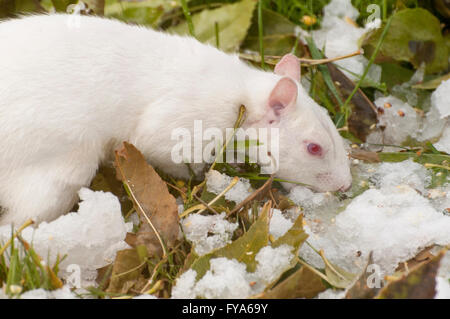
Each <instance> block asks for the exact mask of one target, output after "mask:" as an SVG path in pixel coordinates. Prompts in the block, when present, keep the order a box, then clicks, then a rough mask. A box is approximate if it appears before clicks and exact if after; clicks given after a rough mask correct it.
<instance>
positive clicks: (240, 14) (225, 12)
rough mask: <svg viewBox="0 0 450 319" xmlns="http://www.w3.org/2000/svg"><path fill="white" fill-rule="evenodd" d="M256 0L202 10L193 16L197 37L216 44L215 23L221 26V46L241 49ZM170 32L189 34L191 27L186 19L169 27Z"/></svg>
mask: <svg viewBox="0 0 450 319" xmlns="http://www.w3.org/2000/svg"><path fill="white" fill-rule="evenodd" d="M255 6H256V1H254V0H242V1H239V2H236V3H232V4H224V5H223V6H221V7H220V8H217V9H212V10H208V9H206V10H202V11H201V12H200V13H197V14H194V15H193V16H192V23H193V24H194V30H195V37H196V38H197V40H199V41H200V42H203V43H208V44H211V45H214V46H215V45H216V33H215V30H216V29H215V25H216V23H217V24H218V28H219V42H220V46H219V48H220V49H221V50H223V51H226V52H232V51H236V50H237V49H239V46H240V45H241V42H242V41H243V40H244V38H245V36H246V35H247V30H248V28H249V27H250V21H251V18H252V16H253V12H254V11H255ZM167 31H168V32H172V33H176V34H180V35H187V34H189V27H188V24H187V22H186V21H183V22H181V23H180V24H178V25H177V26H174V27H170V28H168V29H167Z"/></svg>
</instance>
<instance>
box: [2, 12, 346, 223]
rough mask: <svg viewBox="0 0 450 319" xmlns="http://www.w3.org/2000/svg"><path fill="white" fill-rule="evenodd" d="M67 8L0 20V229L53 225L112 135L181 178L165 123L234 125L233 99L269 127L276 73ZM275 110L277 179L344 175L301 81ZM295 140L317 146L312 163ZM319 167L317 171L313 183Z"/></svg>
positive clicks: (334, 181)
mask: <svg viewBox="0 0 450 319" xmlns="http://www.w3.org/2000/svg"><path fill="white" fill-rule="evenodd" d="M80 19H81V20H80V27H79V28H73V27H72V28H70V27H69V26H68V23H67V20H68V16H67V15H48V16H46V15H41V16H30V17H25V18H21V19H16V20H9V21H6V22H2V23H0V41H1V42H2V43H3V44H4V46H3V49H2V50H0V177H1V181H0V205H1V206H2V207H3V208H5V209H6V213H4V214H3V215H2V216H1V217H0V224H6V223H10V222H14V223H16V224H18V223H21V222H23V221H24V220H25V219H27V218H33V219H35V220H37V221H41V220H52V219H54V218H56V217H58V216H59V215H61V214H63V213H65V212H66V211H67V210H69V209H70V207H71V206H72V205H73V203H74V201H76V192H77V191H78V190H79V189H80V188H81V187H82V186H85V185H89V182H90V180H91V179H92V177H93V176H94V175H95V172H96V169H97V167H98V165H99V163H100V162H101V161H102V160H105V159H107V158H110V157H111V155H112V154H113V149H114V148H115V147H117V145H119V143H121V142H122V141H129V142H131V143H133V144H135V145H136V146H137V147H138V148H139V149H140V150H141V151H142V152H143V154H144V155H145V156H146V157H147V159H148V160H149V161H150V163H151V164H152V165H154V166H157V167H159V168H161V169H163V170H165V171H167V172H169V173H171V174H173V175H176V176H185V174H186V167H185V165H175V164H174V163H172V161H171V160H170V154H171V149H172V147H173V145H174V144H175V143H176V141H172V140H171V132H172V130H173V129H175V128H179V127H184V128H188V129H191V130H192V128H193V124H194V120H203V126H204V128H206V127H219V128H227V127H233V125H234V122H235V120H236V117H237V111H238V109H239V106H240V105H241V104H244V105H245V106H246V107H247V111H248V120H247V121H248V122H247V123H251V124H249V125H253V126H268V124H267V123H265V118H266V117H267V100H268V98H269V95H270V93H271V91H272V89H273V88H274V87H275V85H276V83H277V81H279V79H280V78H281V77H280V76H279V75H276V74H273V73H270V72H262V71H259V70H256V69H254V68H251V67H249V66H248V65H246V64H245V63H243V62H241V61H240V60H239V59H238V57H237V56H235V55H227V54H225V53H223V52H220V51H218V50H216V49H215V48H213V47H210V46H206V45H203V44H201V43H199V42H197V41H196V40H194V39H192V38H188V37H179V36H173V35H168V34H164V33H161V32H156V31H153V30H150V29H146V28H142V27H138V26H130V25H126V24H124V23H121V22H117V21H113V20H107V19H101V18H95V17H81V18H80ZM298 92H299V93H298V96H299V97H298V99H297V102H296V105H295V107H294V108H292V109H291V110H290V111H289V112H285V114H283V115H282V117H281V119H280V120H279V122H278V123H275V124H276V125H278V126H279V127H280V134H281V140H280V148H281V151H280V157H281V159H280V171H279V173H278V176H279V177H281V178H286V179H289V180H297V181H302V182H305V183H308V184H311V185H312V186H314V187H316V188H317V189H319V190H337V189H338V188H340V187H342V186H344V185H347V186H348V185H349V183H350V181H351V177H350V174H349V167H348V162H347V158H346V154H345V150H344V147H343V143H342V139H341V138H340V136H339V135H338V133H337V131H336V129H335V128H334V126H333V124H332V122H331V121H330V119H329V118H328V116H327V115H326V114H325V112H324V111H323V110H322V109H321V108H320V107H319V106H318V105H317V104H316V103H314V102H313V100H312V99H310V98H309V96H308V94H307V93H306V92H305V91H304V90H303V88H302V87H301V86H300V85H299V91H298ZM305 140H312V141H318V142H320V143H321V144H322V145H323V146H325V147H326V148H327V149H328V151H327V156H326V157H325V158H324V159H317V158H314V157H312V156H310V155H309V154H307V153H306V152H305V148H304V145H303V144H302V143H303V141H305ZM319 173H326V174H325V175H326V176H327V178H325V179H323V178H322V179H320V180H319V179H317V174H319Z"/></svg>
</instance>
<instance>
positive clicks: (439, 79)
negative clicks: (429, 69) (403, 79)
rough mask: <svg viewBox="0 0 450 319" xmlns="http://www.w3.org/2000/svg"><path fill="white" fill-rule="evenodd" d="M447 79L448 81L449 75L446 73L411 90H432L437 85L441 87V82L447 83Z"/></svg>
mask: <svg viewBox="0 0 450 319" xmlns="http://www.w3.org/2000/svg"><path fill="white" fill-rule="evenodd" d="M449 79H450V73H447V74H445V75H442V76H439V77H437V78H434V79H432V80H429V81H427V82H424V83H419V84H416V85H413V86H412V88H413V89H422V90H434V89H436V88H437V87H438V86H439V85H441V83H442V82H444V81H447V80H449Z"/></svg>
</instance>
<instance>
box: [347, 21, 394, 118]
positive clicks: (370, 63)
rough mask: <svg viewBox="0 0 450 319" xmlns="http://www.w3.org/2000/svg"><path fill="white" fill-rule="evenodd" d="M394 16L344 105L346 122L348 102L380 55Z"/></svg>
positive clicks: (388, 22) (387, 24)
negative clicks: (379, 52)
mask: <svg viewBox="0 0 450 319" xmlns="http://www.w3.org/2000/svg"><path fill="white" fill-rule="evenodd" d="M392 17H393V15H392V16H391V17H390V18H389V20H388V21H387V23H386V26H385V27H384V30H383V33H382V34H381V37H380V39H379V40H378V43H377V46H376V48H375V51H374V52H373V53H372V56H371V57H370V60H369V64H367V67H366V69H365V70H364V73H363V75H362V76H361V78H360V79H359V81H358V83H357V84H356V85H355V88H354V89H353V91H352V93H351V94H350V95H349V96H348V98H347V100H346V101H345V103H344V105H342V108H341V112H342V113H344V114H345V123H347V119H348V117H349V116H350V114H349V113H350V112H349V111H350V109H349V107H348V104H349V103H350V101H351V100H352V98H353V96H354V95H355V94H356V92H357V91H358V90H359V88H360V87H361V84H362V83H363V81H364V79H365V78H366V75H367V73H369V69H370V67H371V66H372V64H373V62H374V61H375V58H376V56H377V55H378V51H380V48H381V45H382V44H383V41H384V38H385V37H386V34H387V31H388V30H389V27H390V26H391V21H392Z"/></svg>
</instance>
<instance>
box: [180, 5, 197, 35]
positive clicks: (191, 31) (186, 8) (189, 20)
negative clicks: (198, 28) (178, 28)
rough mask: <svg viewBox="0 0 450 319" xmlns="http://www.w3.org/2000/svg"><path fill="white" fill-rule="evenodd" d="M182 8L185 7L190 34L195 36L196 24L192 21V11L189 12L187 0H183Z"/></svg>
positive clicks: (184, 11)
mask: <svg viewBox="0 0 450 319" xmlns="http://www.w3.org/2000/svg"><path fill="white" fill-rule="evenodd" d="M181 8H182V9H183V14H184V17H185V18H186V23H187V25H188V28H189V34H190V35H191V36H193V37H194V38H195V30H194V24H193V23H192V17H191V13H190V12H189V8H188V5H187V2H186V0H181Z"/></svg>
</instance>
